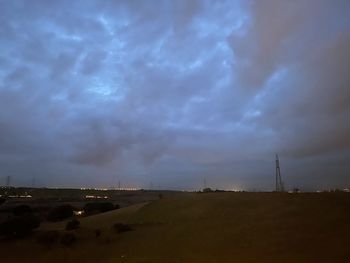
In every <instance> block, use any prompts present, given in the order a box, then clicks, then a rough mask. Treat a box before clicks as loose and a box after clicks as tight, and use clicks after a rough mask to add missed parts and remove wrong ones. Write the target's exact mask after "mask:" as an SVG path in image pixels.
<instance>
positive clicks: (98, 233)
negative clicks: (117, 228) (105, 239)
mask: <svg viewBox="0 0 350 263" xmlns="http://www.w3.org/2000/svg"><path fill="white" fill-rule="evenodd" d="M94 233H95V237H96V238H97V237H100V236H101V234H102V232H101V229H95V231H94Z"/></svg>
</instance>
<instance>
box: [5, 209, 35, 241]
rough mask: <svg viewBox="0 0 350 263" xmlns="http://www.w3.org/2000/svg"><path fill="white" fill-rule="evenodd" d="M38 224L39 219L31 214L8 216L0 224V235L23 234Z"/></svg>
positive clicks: (17, 235) (18, 235)
mask: <svg viewBox="0 0 350 263" xmlns="http://www.w3.org/2000/svg"><path fill="white" fill-rule="evenodd" d="M39 226H40V219H39V218H38V217H37V216H34V215H31V214H27V215H23V216H16V217H10V218H8V219H7V220H5V221H4V222H3V223H1V224H0V236H7V237H11V236H13V237H20V236H25V235H27V234H29V233H30V232H32V231H33V230H34V229H36V228H38V227H39Z"/></svg>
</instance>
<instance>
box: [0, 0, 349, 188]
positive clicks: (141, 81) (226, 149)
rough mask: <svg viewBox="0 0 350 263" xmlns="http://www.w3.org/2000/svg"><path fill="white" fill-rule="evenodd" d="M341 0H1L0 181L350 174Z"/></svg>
mask: <svg viewBox="0 0 350 263" xmlns="http://www.w3.org/2000/svg"><path fill="white" fill-rule="evenodd" d="M349 14H350V1H348V0H328V1H325V0H295V1H279V0H262V1H260V0H259V1H258V0H256V1H246V0H242V1H214V0H213V1H209V0H208V1H195V0H191V1H188V0H183V1H182V0H181V1H180V0H177V1H158V0H155V1H148V0H144V1H134V0H129V1H128V0H125V1H112V0H105V1H100V0H96V1H88V0H82V1H72V0H70V1H48V0H42V1H35V0H33V1H30V0H26V1H17V0H13V1H10V0H0V179H1V183H2V184H3V183H4V182H5V179H4V178H5V177H6V176H8V175H10V176H11V180H12V181H13V183H14V184H17V185H31V182H32V179H33V178H35V180H36V182H37V185H38V186H65V187H67V186H74V187H80V186H84V187H89V186H97V187H111V186H115V185H116V184H117V182H118V180H120V181H121V182H122V184H123V185H127V186H134V187H149V185H150V184H151V182H152V184H153V186H154V187H161V188H181V189H196V188H199V187H202V185H203V178H206V181H207V184H208V186H211V187H213V188H216V187H217V188H225V189H242V188H244V189H253V188H256V189H265V190H269V189H273V187H274V154H275V153H279V155H280V159H281V166H282V167H281V172H282V177H283V180H284V181H285V185H286V186H287V187H293V186H299V187H301V188H305V189H306V188H310V189H311V188H312V189H316V188H319V187H324V188H326V187H346V186H350V15H349Z"/></svg>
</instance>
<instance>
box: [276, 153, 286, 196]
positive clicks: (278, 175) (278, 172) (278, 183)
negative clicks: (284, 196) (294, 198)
mask: <svg viewBox="0 0 350 263" xmlns="http://www.w3.org/2000/svg"><path fill="white" fill-rule="evenodd" d="M276 192H284V187H283V182H282V177H281V170H280V160H279V158H278V154H276Z"/></svg>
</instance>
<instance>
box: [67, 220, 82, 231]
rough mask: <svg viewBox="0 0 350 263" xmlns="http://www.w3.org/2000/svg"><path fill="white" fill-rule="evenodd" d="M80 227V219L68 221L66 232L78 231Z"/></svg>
mask: <svg viewBox="0 0 350 263" xmlns="http://www.w3.org/2000/svg"><path fill="white" fill-rule="evenodd" d="M79 226H80V222H79V220H78V219H76V218H73V219H72V220H70V221H68V222H67V224H66V230H74V229H78V228H79Z"/></svg>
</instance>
